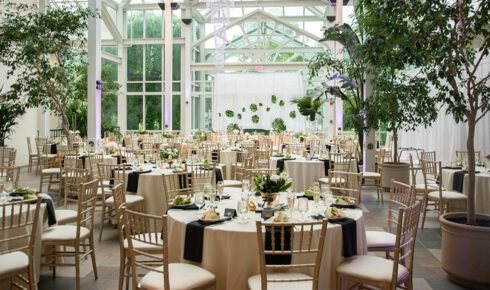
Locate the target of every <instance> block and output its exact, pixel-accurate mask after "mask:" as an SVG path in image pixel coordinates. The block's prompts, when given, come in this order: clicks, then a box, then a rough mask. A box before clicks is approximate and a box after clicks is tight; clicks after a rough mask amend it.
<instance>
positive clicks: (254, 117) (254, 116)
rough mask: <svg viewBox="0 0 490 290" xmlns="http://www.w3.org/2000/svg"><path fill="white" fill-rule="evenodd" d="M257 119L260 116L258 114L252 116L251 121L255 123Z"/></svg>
mask: <svg viewBox="0 0 490 290" xmlns="http://www.w3.org/2000/svg"><path fill="white" fill-rule="evenodd" d="M259 120H260V118H259V116H258V115H253V116H252V123H254V124H257V123H259Z"/></svg>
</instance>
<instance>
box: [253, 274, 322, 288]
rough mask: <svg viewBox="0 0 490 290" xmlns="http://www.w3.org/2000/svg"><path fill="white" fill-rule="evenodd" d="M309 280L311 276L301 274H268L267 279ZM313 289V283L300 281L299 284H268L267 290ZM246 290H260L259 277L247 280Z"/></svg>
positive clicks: (255, 276)
mask: <svg viewBox="0 0 490 290" xmlns="http://www.w3.org/2000/svg"><path fill="white" fill-rule="evenodd" d="M300 278H311V276H308V275H305V274H301V273H269V274H267V279H300ZM312 287H313V281H301V282H268V283H267V289H269V290H276V289H277V290H289V289H291V290H296V289H311V288H312ZM248 288H249V289H251V290H260V289H262V287H261V277H260V274H259V275H254V276H252V277H250V278H248Z"/></svg>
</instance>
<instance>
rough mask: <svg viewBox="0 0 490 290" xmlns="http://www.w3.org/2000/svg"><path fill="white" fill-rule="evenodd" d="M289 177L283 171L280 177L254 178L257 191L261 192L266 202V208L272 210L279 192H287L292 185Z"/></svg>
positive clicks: (274, 175)
mask: <svg viewBox="0 0 490 290" xmlns="http://www.w3.org/2000/svg"><path fill="white" fill-rule="evenodd" d="M288 178H289V175H288V174H287V172H285V171H283V172H282V173H281V174H280V175H277V174H273V175H259V176H256V177H255V178H254V185H255V191H256V192H260V193H261V195H262V198H263V199H264V201H265V202H266V204H265V206H264V208H272V207H273V206H272V203H273V202H274V200H275V199H276V197H277V194H278V192H280V191H286V190H287V189H288V188H289V187H291V185H292V183H291V182H288Z"/></svg>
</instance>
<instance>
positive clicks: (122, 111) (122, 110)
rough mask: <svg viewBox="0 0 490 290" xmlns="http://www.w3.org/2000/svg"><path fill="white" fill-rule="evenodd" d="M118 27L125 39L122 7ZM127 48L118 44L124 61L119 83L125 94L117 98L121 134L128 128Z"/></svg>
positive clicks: (118, 15) (118, 53) (118, 69)
mask: <svg viewBox="0 0 490 290" xmlns="http://www.w3.org/2000/svg"><path fill="white" fill-rule="evenodd" d="M117 20H118V21H117V27H118V29H119V31H120V32H121V34H122V36H123V37H122V38H123V39H124V38H125V36H126V35H127V31H126V25H124V23H126V13H124V11H123V7H122V5H119V6H118V9H117ZM126 50H127V49H126V47H124V46H123V45H122V42H121V43H118V44H117V55H118V56H120V57H121V59H122V61H121V63H120V64H119V65H118V67H117V81H118V83H120V84H121V85H122V86H121V89H120V90H121V92H123V94H120V95H118V97H117V125H118V126H119V128H120V129H121V134H123V135H124V134H125V133H126V127H127V124H126V122H127V107H126V78H127V73H126V72H127V63H128V62H127V59H126Z"/></svg>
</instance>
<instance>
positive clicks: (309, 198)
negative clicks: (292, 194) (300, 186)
mask: <svg viewBox="0 0 490 290" xmlns="http://www.w3.org/2000/svg"><path fill="white" fill-rule="evenodd" d="M296 197H297V198H303V197H304V198H307V199H308V200H313V195H306V194H302V195H297V196H296ZM320 197H321V196H320Z"/></svg>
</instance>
